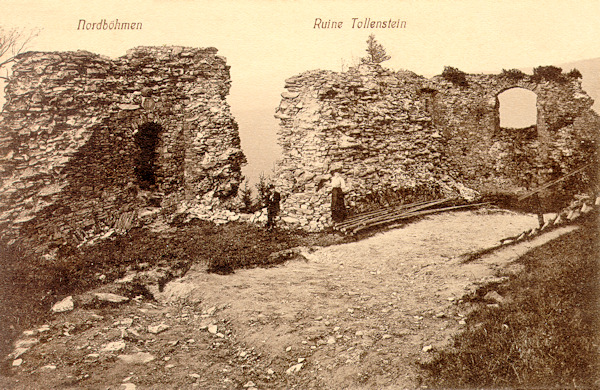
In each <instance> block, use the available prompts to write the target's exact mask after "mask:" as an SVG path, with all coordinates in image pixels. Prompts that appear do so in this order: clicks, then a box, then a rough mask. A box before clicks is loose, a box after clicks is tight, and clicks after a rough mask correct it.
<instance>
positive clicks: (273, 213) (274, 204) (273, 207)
mask: <svg viewBox="0 0 600 390" xmlns="http://www.w3.org/2000/svg"><path fill="white" fill-rule="evenodd" d="M280 201H281V195H280V194H279V192H277V191H275V186H274V185H273V184H269V191H268V197H267V230H273V229H274V228H275V224H276V222H275V218H277V214H278V213H279V202H280Z"/></svg>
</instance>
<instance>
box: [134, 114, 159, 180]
mask: <svg viewBox="0 0 600 390" xmlns="http://www.w3.org/2000/svg"><path fill="white" fill-rule="evenodd" d="M161 131H162V127H161V126H160V125H159V124H158V123H154V122H148V123H145V124H143V125H142V126H140V128H139V129H138V132H137V133H136V134H135V143H136V145H137V146H138V147H139V154H138V158H137V162H136V166H135V174H136V175H137V179H138V183H139V185H140V188H141V189H144V190H149V189H150V188H152V187H153V186H154V185H155V184H156V160H157V157H158V153H157V150H156V149H157V147H158V143H159V138H158V137H159V134H160V132H161Z"/></svg>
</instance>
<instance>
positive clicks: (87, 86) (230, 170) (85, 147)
mask: <svg viewBox="0 0 600 390" xmlns="http://www.w3.org/2000/svg"><path fill="white" fill-rule="evenodd" d="M216 53H217V49H215V48H204V49H198V48H187V47H137V48H135V49H132V50H130V51H128V53H127V55H125V56H123V57H120V58H117V59H110V58H107V57H104V56H100V55H96V54H92V53H89V52H85V51H77V52H62V53H58V52H52V53H49V52H28V53H24V54H22V55H19V56H18V58H17V61H16V63H15V64H14V66H13V73H12V75H11V77H10V79H9V81H8V84H7V86H6V99H7V103H6V105H5V108H4V112H3V113H2V118H1V119H2V122H1V130H0V180H1V181H0V232H1V233H2V236H3V238H4V239H14V238H15V237H17V236H21V237H37V239H38V240H41V241H43V242H56V243H64V242H68V241H70V240H74V241H75V242H77V240H78V239H81V237H82V236H86V235H90V234H91V235H93V234H101V233H103V232H105V231H108V230H110V229H111V228H113V227H114V225H115V223H116V221H118V220H119V218H120V216H122V215H123V213H134V214H137V213H138V212H139V211H140V210H142V209H143V208H144V207H145V206H148V204H149V201H150V202H153V203H154V205H155V206H158V205H162V206H163V208H164V207H169V206H172V207H175V205H176V204H178V203H179V202H183V201H185V202H194V201H198V200H199V199H201V198H203V199H206V198H214V199H216V200H224V199H227V198H230V197H232V196H234V195H235V194H236V192H237V188H238V186H239V183H240V181H241V179H242V175H241V170H240V169H241V165H242V164H244V163H245V157H244V155H243V153H242V151H241V149H240V139H239V135H238V131H237V124H236V123H235V121H234V119H233V117H232V115H231V113H230V110H229V105H228V104H227V102H226V101H225V96H226V95H227V94H228V93H229V88H230V76H229V66H228V65H227V64H226V60H225V58H223V57H221V56H218V55H216ZM140 140H142V141H140ZM141 172H144V173H143V174H142V173H141ZM144 175H145V176H144Z"/></svg>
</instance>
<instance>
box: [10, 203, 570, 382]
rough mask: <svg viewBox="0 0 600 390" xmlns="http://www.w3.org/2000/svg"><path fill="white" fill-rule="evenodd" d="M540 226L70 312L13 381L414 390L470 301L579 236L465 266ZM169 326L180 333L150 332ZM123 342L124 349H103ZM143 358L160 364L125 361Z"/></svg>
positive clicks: (475, 229) (185, 282)
mask: <svg viewBox="0 0 600 390" xmlns="http://www.w3.org/2000/svg"><path fill="white" fill-rule="evenodd" d="M536 225H537V218H536V217H535V216H531V215H525V214H518V213H513V212H507V211H497V210H496V211H493V210H483V211H461V212H452V213H446V214H440V215H435V216H430V217H428V218H425V219H422V220H420V221H418V222H415V223H413V224H410V225H408V226H405V227H404V228H402V229H395V230H390V231H387V232H385V233H380V234H376V235H374V236H372V237H370V238H367V239H364V240H362V241H359V242H355V243H349V244H342V245H335V246H330V247H325V248H320V249H317V250H316V251H314V252H312V253H307V254H306V257H307V259H308V260H307V261H302V260H297V261H290V262H288V263H286V264H284V265H281V266H277V267H273V268H255V269H245V270H238V271H236V273H235V274H232V275H225V276H222V275H216V274H208V273H206V270H205V267H204V266H199V265H197V266H193V267H192V268H191V269H190V270H189V271H188V272H187V274H186V275H185V276H184V277H183V278H180V279H178V280H174V281H172V282H170V283H168V284H167V285H166V286H165V288H164V290H163V291H162V292H161V293H159V294H156V298H157V301H156V302H148V301H144V300H141V301H137V302H131V303H128V304H125V305H122V306H118V307H105V308H95V309H88V310H83V309H76V310H74V311H72V312H69V313H67V314H59V315H57V317H56V318H55V319H54V320H53V321H52V322H51V323H50V324H48V325H49V330H48V331H43V332H41V333H39V332H37V331H34V332H33V335H32V336H31V338H32V339H33V340H38V342H39V343H37V345H35V346H34V347H32V348H31V350H30V351H28V352H27V353H26V354H24V355H23V356H21V357H20V358H21V359H22V362H21V364H20V365H19V366H18V367H11V368H9V371H10V373H11V374H12V375H11V376H10V377H4V378H2V379H0V385H1V386H2V387H5V388H82V387H84V388H98V389H100V388H102V389H107V388H111V389H118V388H127V387H128V386H129V388H133V387H132V386H134V385H135V386H137V387H138V388H181V387H198V388H244V387H245V388H249V389H252V388H253V387H254V388H303V389H304V388H415V387H418V386H420V375H421V374H420V371H419V368H418V365H417V363H418V362H419V361H427V359H430V356H431V352H430V351H431V350H432V349H435V348H441V347H443V346H444V345H446V344H447V343H448V342H449V340H450V338H451V337H452V335H454V334H456V332H458V331H459V330H460V329H461V328H462V327H463V326H464V321H463V318H464V316H465V315H466V314H467V313H468V312H469V310H470V309H471V308H470V306H469V304H468V303H466V302H463V301H462V299H461V298H462V297H463V296H464V295H465V294H469V293H472V292H474V291H475V290H476V289H477V287H478V286H481V285H483V284H487V283H489V282H493V281H498V280H501V279H502V276H503V275H505V274H506V273H508V272H514V271H515V270H516V268H515V266H514V265H513V263H512V261H513V260H515V259H516V258H517V257H518V256H520V255H521V254H523V253H525V252H526V251H527V250H528V249H530V248H532V247H535V246H538V245H541V244H542V243H544V242H546V241H548V240H550V239H552V238H555V237H557V236H559V235H561V234H564V233H566V232H568V231H571V230H573V229H575V227H573V226H568V227H563V228H559V229H556V230H553V231H552V232H550V233H546V234H544V235H542V236H540V237H538V238H537V239H535V240H533V241H529V242H524V243H521V244H518V245H515V246H511V247H506V248H504V249H501V250H499V251H496V252H493V253H491V254H489V255H486V256H484V257H481V258H480V259H478V260H476V261H473V262H469V263H466V264H465V263H463V262H462V257H461V255H463V254H465V253H468V252H471V251H474V250H479V249H484V248H488V247H491V246H494V245H496V244H498V242H499V240H500V239H502V238H505V237H508V236H514V235H516V234H518V233H520V232H522V231H525V230H528V229H530V228H532V227H535V226H536ZM160 323H164V324H166V325H168V326H169V328H168V329H166V330H164V331H162V332H160V333H158V334H153V333H151V332H149V331H148V330H149V329H148V326H149V325H157V324H160ZM209 325H216V329H215V327H214V326H213V327H208V326H209ZM65 331H66V334H65ZM110 342H115V343H117V344H111V346H115V348H121V349H119V350H117V351H106V350H103V349H107V345H109V344H108V343H110ZM108 349H110V348H108ZM136 352H142V353H149V354H151V355H152V357H153V358H154V360H152V361H150V362H147V363H140V364H132V363H127V364H126V363H123V362H122V360H120V359H119V358H118V355H132V354H134V353H136ZM11 364H12V363H11V362H9V365H11Z"/></svg>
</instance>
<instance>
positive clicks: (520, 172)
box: [429, 74, 598, 194]
mask: <svg viewBox="0 0 600 390" xmlns="http://www.w3.org/2000/svg"><path fill="white" fill-rule="evenodd" d="M429 85H430V86H431V88H432V91H433V92H432V109H431V114H432V120H433V123H434V125H435V127H436V128H438V129H440V132H441V134H442V135H443V138H444V144H445V147H444V155H445V156H446V157H447V159H448V163H449V165H450V167H451V169H452V171H451V172H449V174H450V175H452V176H453V177H455V178H457V179H458V180H460V181H461V182H463V183H464V184H465V185H467V186H469V187H471V188H474V189H477V190H478V191H480V192H483V193H503V194H516V193H519V192H521V191H523V190H524V189H525V188H533V187H536V186H537V185H539V184H541V183H543V182H544V181H547V180H549V179H551V178H553V177H559V176H560V175H562V174H565V173H568V172H569V171H571V170H573V169H574V168H576V167H578V166H581V165H582V164H583V163H585V162H588V160H589V158H590V156H591V155H592V154H593V153H594V149H595V148H596V142H597V136H598V127H597V125H598V121H597V116H596V115H595V113H594V112H593V111H592V110H591V106H592V104H593V100H592V99H591V98H590V97H589V96H588V95H587V94H586V93H585V92H584V91H583V90H582V89H581V81H580V80H579V79H576V78H569V77H564V78H562V79H560V80H544V79H541V80H536V79H535V78H534V77H533V76H529V75H525V74H523V75H522V77H521V78H518V79H515V78H511V77H508V76H506V75H485V74H478V75H466V85H465V86H459V85H456V84H454V83H452V82H450V81H447V80H445V79H444V78H443V77H441V76H436V77H434V78H433V79H432V80H431V81H430V82H429ZM512 88H523V89H526V90H529V91H532V92H533V93H535V95H536V97H537V101H536V111H537V123H536V125H535V126H534V127H531V128H528V129H504V128H501V127H500V124H499V123H500V121H499V101H498V95H499V94H500V93H502V92H504V91H506V90H509V89H512Z"/></svg>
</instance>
